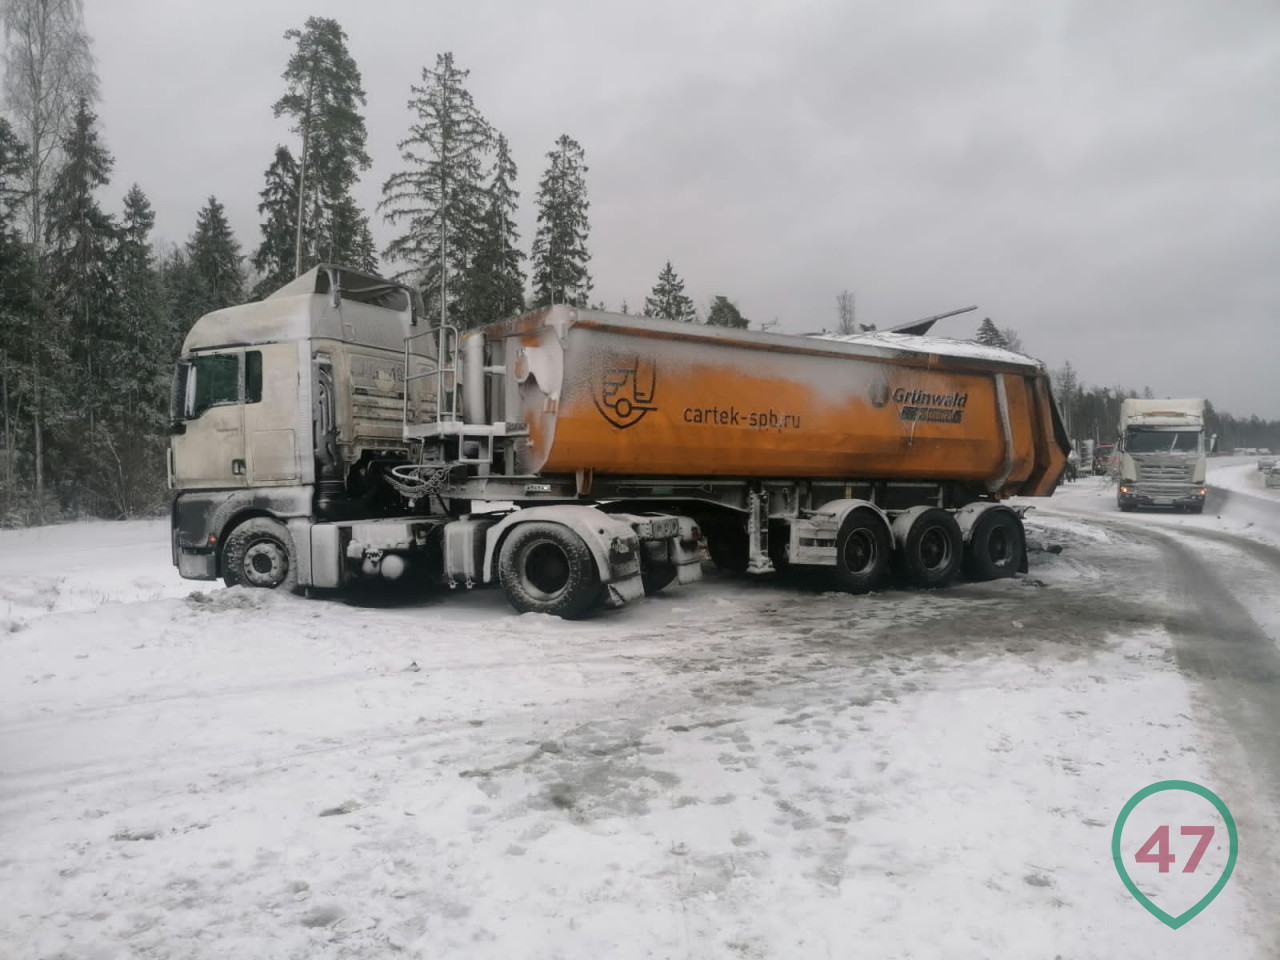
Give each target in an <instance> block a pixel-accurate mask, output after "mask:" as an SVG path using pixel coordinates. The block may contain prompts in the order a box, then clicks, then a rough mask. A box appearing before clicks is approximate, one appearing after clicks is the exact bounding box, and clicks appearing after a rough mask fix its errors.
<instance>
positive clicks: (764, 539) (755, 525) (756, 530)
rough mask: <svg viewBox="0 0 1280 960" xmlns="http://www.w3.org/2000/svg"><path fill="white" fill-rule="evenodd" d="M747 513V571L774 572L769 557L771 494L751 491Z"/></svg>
mask: <svg viewBox="0 0 1280 960" xmlns="http://www.w3.org/2000/svg"><path fill="white" fill-rule="evenodd" d="M747 507H748V511H749V512H748V513H747V557H748V559H747V573H773V561H772V560H770V559H769V494H767V493H761V492H759V491H756V490H753V491H751V496H750V498H749V500H748V504H747Z"/></svg>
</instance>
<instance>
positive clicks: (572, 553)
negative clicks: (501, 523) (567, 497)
mask: <svg viewBox="0 0 1280 960" xmlns="http://www.w3.org/2000/svg"><path fill="white" fill-rule="evenodd" d="M498 577H499V579H500V580H501V581H502V588H503V589H504V590H505V591H506V593H507V600H508V601H510V603H511V606H513V607H515V608H516V610H518V611H519V612H520V613H549V614H552V615H553V616H557V617H563V618H565V619H566V620H576V619H578V618H579V617H582V616H585V615H586V614H587V613H588V612H589V611H590V610H591V609H592V608H593V607H595V606H596V604H597V603H599V602H600V595H601V584H600V574H599V571H597V570H596V563H595V558H593V557H592V556H591V550H590V549H589V548H588V547H587V545H586V544H585V543H584V542H583V540H582V538H581V537H579V536H578V535H577V534H576V533H574V532H573V531H572V530H570V529H569V528H568V527H565V526H562V525H560V524H558V523H524V524H521V525H520V526H518V527H516V529H515V530H513V531H512V532H511V534H510V536H508V537H507V539H506V540H505V541H504V542H503V544H502V552H501V553H500V554H499V555H498Z"/></svg>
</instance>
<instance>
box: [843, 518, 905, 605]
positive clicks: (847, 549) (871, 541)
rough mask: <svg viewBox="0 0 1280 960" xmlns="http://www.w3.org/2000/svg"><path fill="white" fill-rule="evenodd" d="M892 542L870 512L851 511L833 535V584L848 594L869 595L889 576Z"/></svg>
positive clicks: (879, 522)
mask: <svg viewBox="0 0 1280 960" xmlns="http://www.w3.org/2000/svg"><path fill="white" fill-rule="evenodd" d="M892 553H893V539H892V537H891V536H890V535H889V530H888V529H887V528H886V527H885V525H884V521H882V520H881V519H880V518H879V517H878V516H876V515H875V514H874V513H872V512H871V511H870V510H866V509H861V510H853V511H851V512H850V513H849V515H848V516H847V517H845V518H844V522H843V523H841V524H840V530H839V532H838V533H837V534H836V573H835V577H836V583H837V584H838V585H839V587H840V589H842V590H844V591H846V592H847V593H868V592H870V591H872V590H878V589H879V588H880V587H882V586H884V583H885V580H886V579H887V578H888V576H889V561H890V557H891V556H892Z"/></svg>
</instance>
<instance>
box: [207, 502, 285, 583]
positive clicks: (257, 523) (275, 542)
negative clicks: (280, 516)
mask: <svg viewBox="0 0 1280 960" xmlns="http://www.w3.org/2000/svg"><path fill="white" fill-rule="evenodd" d="M222 570H223V573H222V582H223V583H225V584H226V585H227V586H228V587H237V586H240V587H264V588H266V589H269V590H275V589H278V588H280V587H284V588H285V589H286V590H289V589H292V588H293V586H294V585H295V584H296V583H297V582H298V564H297V562H296V554H295V552H294V547H293V537H291V536H290V535H289V528H288V527H286V526H285V525H284V524H283V523H281V522H280V521H279V520H272V519H271V518H270V517H254V518H253V519H251V520H246V521H245V522H244V523H242V524H240V526H238V527H236V528H235V529H234V530H232V531H231V534H230V535H229V536H228V537H227V539H226V542H225V543H224V544H223V548H222Z"/></svg>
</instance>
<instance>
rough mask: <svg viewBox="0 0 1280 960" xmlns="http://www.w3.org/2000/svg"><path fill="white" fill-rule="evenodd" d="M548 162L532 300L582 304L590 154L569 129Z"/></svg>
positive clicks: (587, 288) (587, 286) (587, 279)
mask: <svg viewBox="0 0 1280 960" xmlns="http://www.w3.org/2000/svg"><path fill="white" fill-rule="evenodd" d="M547 158H548V160H549V161H550V163H549V164H548V165H547V170H546V173H544V174H543V175H542V180H541V181H540V182H539V184H538V231H537V234H536V235H535V237H534V241H533V258H532V259H533V288H534V292H533V303H534V306H539V307H545V306H549V305H551V304H553V303H567V304H569V305H571V306H575V307H582V306H585V305H586V303H587V297H588V296H589V295H590V293H591V275H590V274H589V273H588V272H587V261H589V260H590V259H591V255H590V254H589V253H588V252H587V236H588V234H589V232H590V225H589V223H588V221H587V210H588V209H589V207H590V204H589V203H588V202H587V184H586V179H585V176H586V173H587V165H586V158H585V155H584V153H583V151H582V147H581V146H580V145H579V144H578V143H577V141H575V140H573V139H572V138H571V137H569V136H568V134H564V135H562V136H561V137H560V139H559V140H557V141H556V148H555V149H554V150H552V151H551V152H550V153H548V154H547Z"/></svg>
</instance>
